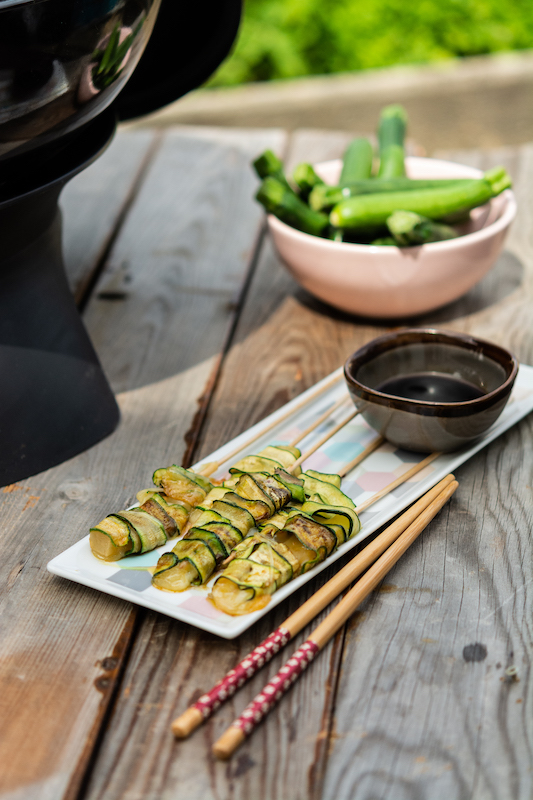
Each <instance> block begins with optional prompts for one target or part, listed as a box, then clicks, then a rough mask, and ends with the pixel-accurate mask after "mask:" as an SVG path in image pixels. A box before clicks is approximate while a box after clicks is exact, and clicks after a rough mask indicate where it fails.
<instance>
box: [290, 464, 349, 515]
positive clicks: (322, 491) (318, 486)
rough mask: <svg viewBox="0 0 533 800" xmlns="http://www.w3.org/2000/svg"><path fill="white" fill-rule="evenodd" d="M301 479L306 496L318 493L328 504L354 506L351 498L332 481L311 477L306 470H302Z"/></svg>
mask: <svg viewBox="0 0 533 800" xmlns="http://www.w3.org/2000/svg"><path fill="white" fill-rule="evenodd" d="M302 480H303V482H304V489H305V494H306V495H307V497H312V496H313V495H316V494H318V495H320V497H321V498H322V500H323V501H324V503H326V504H328V505H330V506H345V507H346V508H355V504H354V502H353V500H351V499H350V498H349V497H348V496H347V495H345V494H344V492H341V490H340V489H338V488H337V487H336V486H334V485H333V483H329V482H327V481H322V480H319V479H318V478H315V477H313V476H312V475H310V474H309V473H308V472H302Z"/></svg>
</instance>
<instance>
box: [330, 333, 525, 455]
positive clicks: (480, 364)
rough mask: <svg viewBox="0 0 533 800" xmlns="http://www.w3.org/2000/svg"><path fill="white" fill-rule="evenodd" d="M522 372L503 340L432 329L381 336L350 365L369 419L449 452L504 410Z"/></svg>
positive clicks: (385, 431)
mask: <svg viewBox="0 0 533 800" xmlns="http://www.w3.org/2000/svg"><path fill="white" fill-rule="evenodd" d="M517 373H518V361H517V360H516V358H515V357H514V356H513V355H512V354H511V353H509V352H508V351H507V350H505V349H504V348H503V347H499V346H498V345H497V344H494V343H492V342H487V341H484V340H482V339H476V338H474V337H473V336H468V335H466V334H460V333H453V332H451V331H439V330H435V329H434V328H411V329H409V328H407V329H403V330H399V331H393V332H391V333H387V334H385V335H383V336H379V337H378V338H377V339H374V340H372V341H371V342H368V344H366V345H364V346H363V347H361V348H360V349H359V350H358V351H357V352H356V353H354V354H353V355H351V356H350V357H349V358H348V360H347V361H346V364H345V367H344V375H345V378H346V384H347V387H348V391H349V393H350V395H351V397H352V400H353V402H354V403H355V406H356V407H357V409H358V411H359V412H360V414H361V416H362V417H363V419H364V420H365V421H366V422H367V423H368V424H369V425H370V427H372V428H374V430H376V431H377V432H378V433H379V434H380V435H381V436H383V437H384V438H385V439H387V440H388V441H389V442H390V443H391V444H393V445H396V446H397V447H401V448H403V449H404V450H413V451H415V452H418V453H431V452H435V451H439V452H451V451H452V450H457V449H458V448H459V447H462V446H463V445H465V444H468V443H469V442H471V441H473V440H474V439H476V438H477V437H478V436H481V435H482V434H483V433H484V432H485V431H486V430H487V429H488V428H489V427H490V426H491V425H492V424H493V423H494V422H495V421H496V419H497V418H498V416H499V415H500V414H501V412H502V411H503V409H504V407H505V404H506V403H507V401H508V399H509V396H510V394H511V389H512V388H513V384H514V382H515V379H516V375H517Z"/></svg>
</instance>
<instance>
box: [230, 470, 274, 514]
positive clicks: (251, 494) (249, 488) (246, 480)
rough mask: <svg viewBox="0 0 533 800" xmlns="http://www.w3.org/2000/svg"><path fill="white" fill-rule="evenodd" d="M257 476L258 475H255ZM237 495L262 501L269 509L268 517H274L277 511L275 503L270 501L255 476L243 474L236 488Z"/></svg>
mask: <svg viewBox="0 0 533 800" xmlns="http://www.w3.org/2000/svg"><path fill="white" fill-rule="evenodd" d="M254 475H257V473H254ZM235 493H236V494H238V495H240V496H241V497H244V498H246V499H248V500H260V501H261V503H264V504H265V505H266V506H267V507H268V516H269V517H270V516H272V514H274V512H275V511H276V506H275V505H274V502H273V501H272V500H271V499H270V497H269V496H268V494H267V493H266V492H265V491H263V489H262V488H261V486H260V485H259V482H258V481H257V480H256V479H255V477H254V476H252V475H249V474H248V473H247V472H245V473H243V474H242V475H241V477H240V478H239V481H238V483H237V485H236V486H235Z"/></svg>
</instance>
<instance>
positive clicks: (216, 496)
mask: <svg viewBox="0 0 533 800" xmlns="http://www.w3.org/2000/svg"><path fill="white" fill-rule="evenodd" d="M228 492H231V489H230V488H229V487H227V486H214V487H213V488H212V489H211V491H210V492H209V494H207V495H206V496H205V500H202V506H203V507H204V508H211V506H212V505H213V503H215V502H216V501H217V500H222V498H223V497H225V496H226V495H227V493H228Z"/></svg>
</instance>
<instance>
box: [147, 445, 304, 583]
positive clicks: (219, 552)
mask: <svg viewBox="0 0 533 800" xmlns="http://www.w3.org/2000/svg"><path fill="white" fill-rule="evenodd" d="M297 452H298V451H297ZM249 458H250V459H252V460H253V459H255V458H256V457H254V456H251V457H249ZM288 458H291V459H292V460H293V462H294V460H295V457H294V454H293V453H292V452H291V453H288ZM254 466H258V463H257V461H254ZM277 469H282V468H281V467H280V466H277V465H274V471H275V470H277ZM235 480H236V482H235ZM230 482H231V483H232V484H234V485H232V486H230V487H224V488H226V491H225V492H224V493H223V494H219V493H217V491H218V492H219V490H220V489H221V488H222V487H216V488H215V489H213V490H212V491H211V492H210V495H211V499H210V498H209V495H207V496H206V497H205V498H204V503H203V504H202V505H200V506H198V507H197V508H196V509H194V510H193V511H192V512H191V515H190V517H189V521H188V523H187V526H186V533H185V536H184V537H183V539H181V540H180V541H179V542H177V544H176V545H175V546H174V548H173V550H172V554H168V553H165V554H164V555H163V556H161V558H160V559H159V562H158V564H157V567H156V570H155V572H154V576H153V579H152V585H153V586H155V587H156V588H157V589H163V590H165V591H169V592H182V591H185V590H186V589H188V588H190V587H191V586H197V585H199V584H202V583H205V582H206V581H207V580H208V579H209V578H210V577H211V575H212V574H213V572H214V571H215V569H216V568H217V567H218V566H219V565H220V564H221V562H222V561H223V560H225V559H226V558H228V556H229V555H230V553H232V551H233V550H234V548H235V546H236V545H238V543H239V542H240V541H241V540H242V539H243V537H244V536H245V535H246V534H247V533H248V532H249V531H250V530H251V529H252V528H255V526H257V525H258V524H260V523H262V522H264V521H265V520H268V519H270V518H271V517H273V515H274V514H276V513H278V512H279V511H280V509H281V508H282V507H283V506H284V505H286V504H287V503H288V502H289V500H291V498H292V494H291V491H290V490H289V489H288V488H287V486H286V485H285V483H283V482H282V481H280V480H278V478H277V477H276V476H275V475H273V474H268V473H264V472H244V471H243V470H242V465H241V468H238V469H237V470H236V474H235V476H232V479H230ZM300 488H303V484H301V487H300ZM165 490H167V489H166V487H165ZM215 494H216V499H214V500H213V499H212V498H213V496H215ZM208 503H211V505H210V506H209V505H208ZM191 540H192V541H194V542H195V545H194V546H192V545H191V544H190V541H191Z"/></svg>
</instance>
